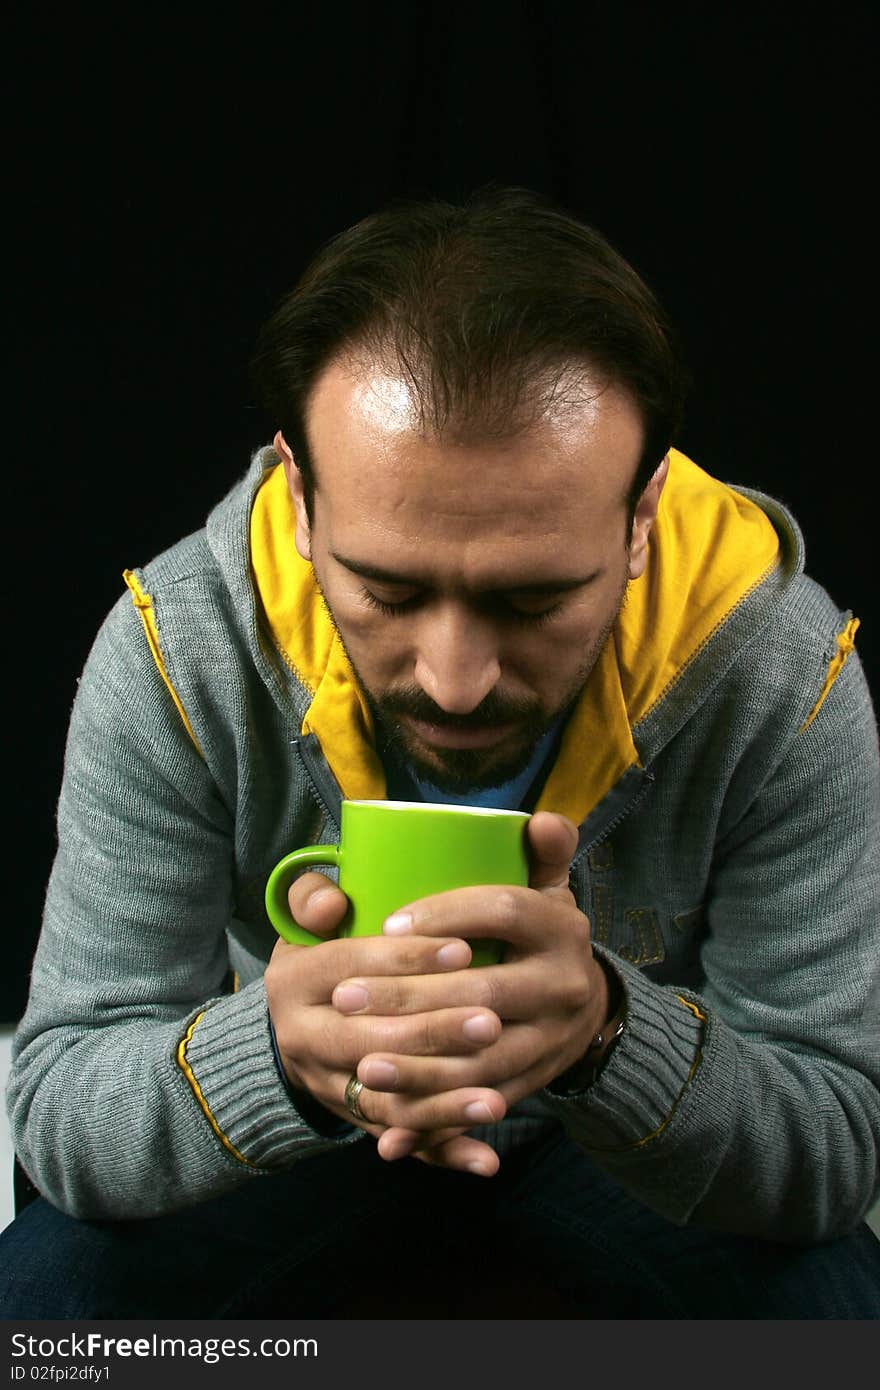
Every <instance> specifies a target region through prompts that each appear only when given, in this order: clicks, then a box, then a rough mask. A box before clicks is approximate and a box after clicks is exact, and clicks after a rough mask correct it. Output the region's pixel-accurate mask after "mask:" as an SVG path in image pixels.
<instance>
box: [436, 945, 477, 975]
mask: <svg viewBox="0 0 880 1390" xmlns="http://www.w3.org/2000/svg"><path fill="white" fill-rule="evenodd" d="M470 958H471V953H470V947H468V946H466V945H465V944H464V942H463V941H449V942H447V944H446V945H445V946H441V947H440V950H439V951H438V952H437V964H438V965H442V966H443V969H444V970H460V969H462V968H463V967H464V966H465V965H467V964H468V962H469V961H470Z"/></svg>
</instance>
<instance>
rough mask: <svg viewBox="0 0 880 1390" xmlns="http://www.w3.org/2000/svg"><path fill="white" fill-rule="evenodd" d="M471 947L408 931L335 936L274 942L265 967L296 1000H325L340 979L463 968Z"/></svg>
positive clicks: (467, 960)
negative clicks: (314, 941) (307, 942)
mask: <svg viewBox="0 0 880 1390" xmlns="http://www.w3.org/2000/svg"><path fill="white" fill-rule="evenodd" d="M470 960H471V950H470V947H469V946H468V945H467V943H466V942H464V941H460V940H454V939H445V940H444V939H442V938H439V937H437V936H434V937H416V936H410V937H407V938H406V939H405V940H401V939H395V938H392V937H383V936H362V937H338V938H335V939H333V940H331V941H322V942H320V943H319V944H318V945H317V946H296V945H291V944H290V943H289V942H286V941H278V942H276V944H275V948H274V950H273V952H272V959H271V963H270V969H271V971H272V974H273V976H275V977H277V978H278V980H279V988H278V992H279V993H280V992H281V987H282V986H281V985H280V982H281V980H282V979H283V989H284V990H285V992H287V993H288V995H289V996H290V997H291V998H296V1000H297V1002H298V1003H300V1004H326V1003H328V1002H329V1000H330V996H331V994H332V993H333V990H334V989H335V988H336V987H337V985H339V983H340V982H341V981H345V980H347V979H350V978H351V977H354V978H356V979H362V978H367V977H371V976H373V977H382V976H398V975H418V976H424V975H431V974H434V973H444V972H448V971H456V972H459V971H464V967H465V966H467V965H468V964H469V963H470Z"/></svg>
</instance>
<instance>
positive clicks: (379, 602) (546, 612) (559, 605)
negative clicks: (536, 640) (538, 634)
mask: <svg viewBox="0 0 880 1390" xmlns="http://www.w3.org/2000/svg"><path fill="white" fill-rule="evenodd" d="M361 598H362V599H363V601H364V603H365V604H366V605H367V607H368V608H372V609H374V610H375V611H376V612H378V613H383V614H385V616H386V617H389V618H399V617H402V616H403V615H404V614H405V613H410V612H412V611H413V609H415V608H418V607H419V605H420V604H422V603H424V602H425V594H424V593H423V592H422V591H421V590H418V591H416V592H415V593H411V594H407V595H406V596H404V597H402V598H398V599H387V598H380V597H379V595H378V594H377V593H376V592H375V591H374V590H372V589H367V588H363V589H361ZM538 603H540V604H541V606H540V607H537V606H534V605H537V604H538ZM528 605H532V606H528ZM478 606H479V607H480V608H481V609H482V610H483V611H484V612H487V613H489V614H491V616H493V617H495V618H497V619H500V620H501V621H507V622H512V623H517V624H519V625H522V626H531V627H540V626H542V625H543V624H544V623H548V622H551V621H552V620H553V618H555V617H556V616H557V614H558V613H560V612H561V611H562V609H563V608H564V606H565V595H563V596H562V597H560V598H556V599H553V600H551V601H550V602H548V601H547V599H546V597H542V598H541V599H540V600H537V599H531V600H525V599H516V598H513V597H506V596H502V595H500V594H490V595H487V597H486V598H485V599H484V601H483V602H482V603H481V604H479V605H478Z"/></svg>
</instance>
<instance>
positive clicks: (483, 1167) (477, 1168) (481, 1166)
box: [467, 1159, 492, 1178]
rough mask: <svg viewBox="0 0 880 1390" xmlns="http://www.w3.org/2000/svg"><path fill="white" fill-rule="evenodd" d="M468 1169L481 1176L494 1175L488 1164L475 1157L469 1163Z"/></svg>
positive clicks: (488, 1176)
mask: <svg viewBox="0 0 880 1390" xmlns="http://www.w3.org/2000/svg"><path fill="white" fill-rule="evenodd" d="M467 1171H468V1172H469V1173H476V1175H477V1177H479V1178H490V1177H491V1176H492V1174H491V1172H490V1170H489V1166H488V1164H486V1163H481V1162H480V1161H479V1159H475V1160H474V1161H473V1162H472V1163H469V1164H468V1165H467Z"/></svg>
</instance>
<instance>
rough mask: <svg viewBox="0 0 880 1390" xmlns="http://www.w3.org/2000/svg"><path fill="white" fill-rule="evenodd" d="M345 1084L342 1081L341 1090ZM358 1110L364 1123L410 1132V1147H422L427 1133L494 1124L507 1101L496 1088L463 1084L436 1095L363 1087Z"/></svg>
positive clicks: (503, 1112) (400, 1149)
mask: <svg viewBox="0 0 880 1390" xmlns="http://www.w3.org/2000/svg"><path fill="white" fill-rule="evenodd" d="M358 1079H360V1078H358ZM344 1086H345V1082H341V1083H340V1090H344ZM358 1109H359V1111H360V1113H361V1115H362V1116H363V1120H364V1122H365V1123H366V1125H367V1126H378V1127H380V1128H381V1129H382V1130H383V1131H384V1130H385V1129H401V1130H407V1131H410V1132H412V1133H413V1134H414V1135H415V1136H416V1137H415V1139H414V1141H413V1144H412V1148H415V1147H416V1145H418V1147H419V1148H421V1147H424V1146H425V1143H426V1138H427V1136H429V1135H433V1134H435V1133H442V1132H443V1131H445V1130H449V1131H450V1132H453V1131H455V1130H464V1129H468V1128H470V1127H471V1126H472V1125H487V1124H494V1123H496V1122H497V1121H498V1120H501V1119H502V1118H503V1117H504V1114H505V1111H506V1110H507V1104H506V1102H505V1100H504V1097H503V1096H502V1095H501V1094H500V1093H499V1092H498V1091H495V1090H491V1089H490V1088H488V1087H483V1088H480V1087H473V1086H470V1087H464V1088H463V1089H462V1090H460V1091H448V1092H445V1093H444V1094H442V1095H435V1096H408V1095H393V1094H390V1093H388V1092H383V1091H371V1090H369V1089H368V1088H367V1087H364V1088H363V1090H362V1091H361V1092H360V1094H359V1096H358ZM386 1147H388V1146H387V1145H386ZM402 1150H403V1143H402V1141H399V1142H398V1156H401V1157H402V1156H403V1152H402Z"/></svg>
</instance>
